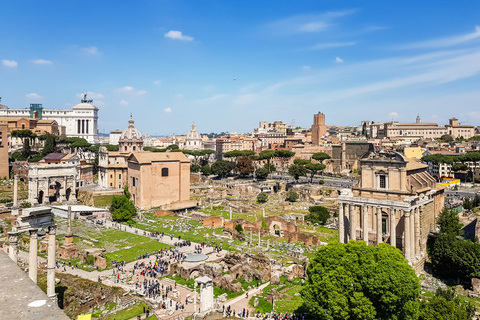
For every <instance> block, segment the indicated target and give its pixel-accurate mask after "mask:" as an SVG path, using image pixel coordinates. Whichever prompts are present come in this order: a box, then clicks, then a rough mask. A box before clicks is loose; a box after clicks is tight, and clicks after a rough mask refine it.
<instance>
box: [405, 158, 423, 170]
mask: <svg viewBox="0 0 480 320" xmlns="http://www.w3.org/2000/svg"><path fill="white" fill-rule="evenodd" d="M405 160H407V171H408V170H417V169H423V168H428V165H426V164H423V163H421V162H419V161H417V160H415V159H412V158H405Z"/></svg>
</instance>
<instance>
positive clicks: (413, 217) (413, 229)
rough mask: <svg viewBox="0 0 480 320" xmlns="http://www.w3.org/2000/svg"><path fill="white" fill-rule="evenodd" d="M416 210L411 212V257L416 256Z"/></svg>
mask: <svg viewBox="0 0 480 320" xmlns="http://www.w3.org/2000/svg"><path fill="white" fill-rule="evenodd" d="M415 211H416V209H413V210H412V212H410V246H411V247H410V257H412V258H414V257H415Z"/></svg>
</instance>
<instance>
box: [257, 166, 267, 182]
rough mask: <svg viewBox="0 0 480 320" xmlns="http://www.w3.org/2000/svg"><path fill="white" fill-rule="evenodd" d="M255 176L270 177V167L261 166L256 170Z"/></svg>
mask: <svg viewBox="0 0 480 320" xmlns="http://www.w3.org/2000/svg"><path fill="white" fill-rule="evenodd" d="M255 176H256V177H257V179H266V178H267V177H268V169H266V168H264V167H260V168H258V169H257V170H255Z"/></svg>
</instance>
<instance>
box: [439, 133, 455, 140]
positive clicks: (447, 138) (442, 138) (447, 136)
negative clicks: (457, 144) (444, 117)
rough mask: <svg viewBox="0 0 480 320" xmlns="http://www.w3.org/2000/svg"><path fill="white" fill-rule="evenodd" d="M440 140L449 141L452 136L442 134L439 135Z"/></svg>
mask: <svg viewBox="0 0 480 320" xmlns="http://www.w3.org/2000/svg"><path fill="white" fill-rule="evenodd" d="M440 140H442V141H444V142H451V141H453V137H452V136H451V135H449V134H444V135H443V136H441V137H440Z"/></svg>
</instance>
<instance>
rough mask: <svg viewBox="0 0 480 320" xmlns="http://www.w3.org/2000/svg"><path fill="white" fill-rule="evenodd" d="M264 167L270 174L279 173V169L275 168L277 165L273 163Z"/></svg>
mask: <svg viewBox="0 0 480 320" xmlns="http://www.w3.org/2000/svg"><path fill="white" fill-rule="evenodd" d="M263 167H264V168H265V169H267V171H268V172H269V173H272V172H275V171H277V168H276V167H275V165H274V164H273V163H265V164H264V165H263Z"/></svg>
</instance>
